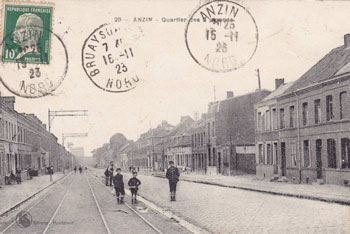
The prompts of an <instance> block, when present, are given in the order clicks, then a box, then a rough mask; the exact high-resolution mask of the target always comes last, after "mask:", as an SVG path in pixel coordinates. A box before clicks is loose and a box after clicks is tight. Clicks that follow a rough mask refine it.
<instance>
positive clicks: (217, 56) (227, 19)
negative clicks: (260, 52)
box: [185, 0, 258, 72]
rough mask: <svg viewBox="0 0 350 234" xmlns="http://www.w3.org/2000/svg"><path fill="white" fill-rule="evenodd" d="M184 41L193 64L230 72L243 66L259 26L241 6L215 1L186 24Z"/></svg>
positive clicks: (251, 49)
mask: <svg viewBox="0 0 350 234" xmlns="http://www.w3.org/2000/svg"><path fill="white" fill-rule="evenodd" d="M185 42H186V46H187V49H188V51H189V53H190V55H191V57H192V58H193V59H194V61H195V62H196V63H197V64H199V65H200V66H202V67H204V68H205V69H207V70H210V71H214V72H229V71H233V70H237V69H239V68H241V67H242V66H244V65H245V64H246V63H248V62H249V60H250V59H251V58H252V57H253V55H254V53H255V51H256V49H257V46H258V27H257V25H256V23H255V20H254V18H253V16H252V15H251V14H250V12H249V11H248V10H247V9H246V8H244V7H243V6H242V5H240V4H238V3H235V2H233V1H229V0H216V1H212V2H208V3H206V4H204V5H202V6H201V7H199V8H198V9H197V10H196V11H195V12H194V13H193V14H192V15H191V17H190V18H189V20H188V21H187V25H186V29H185Z"/></svg>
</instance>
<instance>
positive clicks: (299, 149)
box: [294, 90, 301, 184]
mask: <svg viewBox="0 0 350 234" xmlns="http://www.w3.org/2000/svg"><path fill="white" fill-rule="evenodd" d="M297 91H298V90H297ZM297 91H294V94H295V97H296V99H297V129H298V151H299V163H298V164H299V165H298V167H299V184H301V148H300V147H301V146H300V124H299V97H298V94H297Z"/></svg>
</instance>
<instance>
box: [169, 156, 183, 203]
mask: <svg viewBox="0 0 350 234" xmlns="http://www.w3.org/2000/svg"><path fill="white" fill-rule="evenodd" d="M169 166H170V167H169V168H168V170H167V171H166V178H167V179H168V180H169V187H170V201H176V199H175V195H176V184H177V182H178V181H179V177H180V172H179V169H178V168H177V167H175V166H174V162H173V161H169Z"/></svg>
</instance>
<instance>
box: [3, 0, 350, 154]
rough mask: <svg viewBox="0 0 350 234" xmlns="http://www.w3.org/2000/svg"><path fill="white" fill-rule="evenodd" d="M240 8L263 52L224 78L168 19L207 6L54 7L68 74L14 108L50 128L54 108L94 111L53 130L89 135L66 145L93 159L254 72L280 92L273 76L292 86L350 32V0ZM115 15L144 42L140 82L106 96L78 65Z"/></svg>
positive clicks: (241, 85)
mask: <svg viewBox="0 0 350 234" xmlns="http://www.w3.org/2000/svg"><path fill="white" fill-rule="evenodd" d="M237 2H238V3H240V4H241V5H243V6H244V7H245V8H246V9H248V10H249V12H250V13H251V15H252V16H253V17H254V19H255V21H256V24H257V27H258V33H259V41H258V47H257V50H256V52H255V54H254V56H253V57H252V59H251V60H250V61H249V62H248V63H247V64H246V65H245V66H243V67H242V68H240V69H238V70H236V71H231V72H227V73H217V72H212V71H208V70H206V69H204V68H203V67H201V66H199V65H198V64H197V63H195V61H194V60H193V59H192V58H191V56H190V55H189V52H188V50H187V48H186V44H185V36H184V32H185V26H186V23H184V22H178V23H174V22H173V23H164V22H162V20H161V19H162V18H163V17H164V18H176V17H181V18H188V17H189V16H190V15H191V13H193V12H194V11H195V10H196V9H197V8H198V6H199V5H200V4H201V2H200V1H185V0H182V1H170V0H165V1H160V0H148V1H146V0H143V1H136V0H131V1H105V0H98V1H93V0H80V1H77V0H76V1H68V0H61V1H56V2H54V6H55V7H54V14H53V15H54V16H53V17H54V20H53V26H52V30H53V31H54V32H55V33H56V34H57V35H59V36H60V37H61V38H62V41H63V42H64V44H65V45H66V48H67V52H68V56H69V65H68V66H69V67H68V72H67V75H66V77H65V79H64V81H63V83H62V84H61V85H60V87H59V88H58V89H57V90H56V91H55V92H54V93H53V94H52V95H49V96H45V97H41V98H37V99H27V98H22V97H19V96H17V97H16V104H15V108H16V110H17V111H18V112H26V113H34V114H36V115H37V116H38V117H39V118H40V119H41V120H42V121H43V122H44V123H47V119H48V117H47V112H48V109H50V110H72V109H77V110H88V116H87V117H74V118H73V117H60V118H55V119H54V121H53V124H52V132H53V133H54V134H55V135H56V136H57V137H58V138H59V141H60V142H61V138H62V137H61V136H62V133H88V137H86V138H70V139H68V140H67V141H69V142H72V143H73V144H74V146H83V147H84V148H85V153H86V154H87V155H90V152H91V151H92V150H93V149H95V148H97V147H100V146H102V145H103V144H104V143H106V142H108V141H109V138H110V137H111V136H112V135H113V134H115V133H122V134H124V135H125V136H126V137H127V138H128V139H131V140H137V138H138V137H139V135H140V134H141V133H143V132H145V131H147V130H149V129H150V128H151V127H156V126H157V125H158V124H159V123H160V122H161V121H162V120H167V121H168V122H169V123H170V124H173V125H176V124H177V123H178V122H179V120H180V118H181V116H184V115H190V116H192V117H194V113H195V112H198V113H199V114H202V113H204V112H206V111H207V107H208V103H209V102H211V101H214V96H216V100H222V99H224V98H225V97H226V91H233V92H234V95H235V96H238V95H242V94H245V93H248V92H253V91H255V90H256V89H257V88H258V82H257V75H256V69H257V68H259V70H260V77H261V86H262V88H263V89H268V90H273V89H274V79H275V78H285V81H286V82H290V81H294V80H296V79H298V78H299V77H300V76H301V75H302V74H303V73H305V72H306V71H307V70H308V69H309V68H310V67H311V66H312V65H314V64H315V63H316V62H317V61H318V60H320V59H321V58H322V57H323V56H324V55H325V54H327V53H328V52H329V51H330V50H331V49H333V48H335V47H338V46H341V45H342V44H343V40H344V39H343V36H344V34H347V33H350V21H349V20H346V19H347V18H348V17H349V16H348V15H349V11H348V9H349V7H350V2H346V1H339V2H337V1H331V2H327V1H306V2H304V1H237ZM202 3H203V2H202ZM115 17H121V18H122V19H123V21H122V25H123V26H126V27H137V28H138V29H140V30H141V31H142V37H141V38H140V40H138V41H137V43H138V47H139V48H140V49H139V51H138V54H137V55H135V56H137V59H138V62H139V63H140V64H141V66H140V67H139V68H138V69H137V72H138V74H139V78H140V82H139V83H138V85H137V87H136V88H135V89H133V90H131V91H128V92H125V93H110V92H105V91H103V90H101V89H99V88H98V87H96V86H95V85H94V84H93V83H92V82H91V81H90V79H89V78H88V77H87V75H86V74H85V73H84V70H83V67H82V61H81V50H82V46H83V43H84V41H85V39H86V38H87V37H88V36H89V35H90V34H91V33H92V32H93V31H94V30H95V29H96V28H97V27H98V26H100V25H101V24H104V23H111V22H113V20H114V18H115ZM134 17H153V18H154V19H158V21H156V22H155V21H153V22H142V23H133V22H132V21H133V18H134ZM52 56H55V55H54V54H53V55H52ZM5 79H6V78H5ZM214 87H215V88H214ZM214 89H215V95H214ZM0 90H1V94H2V95H3V96H6V95H12V94H11V93H10V92H8V91H7V90H6V88H5V87H4V86H2V85H1V84H0ZM67 141H66V142H67Z"/></svg>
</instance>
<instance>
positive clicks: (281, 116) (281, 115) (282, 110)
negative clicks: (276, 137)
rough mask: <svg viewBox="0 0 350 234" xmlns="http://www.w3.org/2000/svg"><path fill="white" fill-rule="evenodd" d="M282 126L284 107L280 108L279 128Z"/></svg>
mask: <svg viewBox="0 0 350 234" xmlns="http://www.w3.org/2000/svg"><path fill="white" fill-rule="evenodd" d="M283 128H284V109H283V108H281V109H280V129H283Z"/></svg>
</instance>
